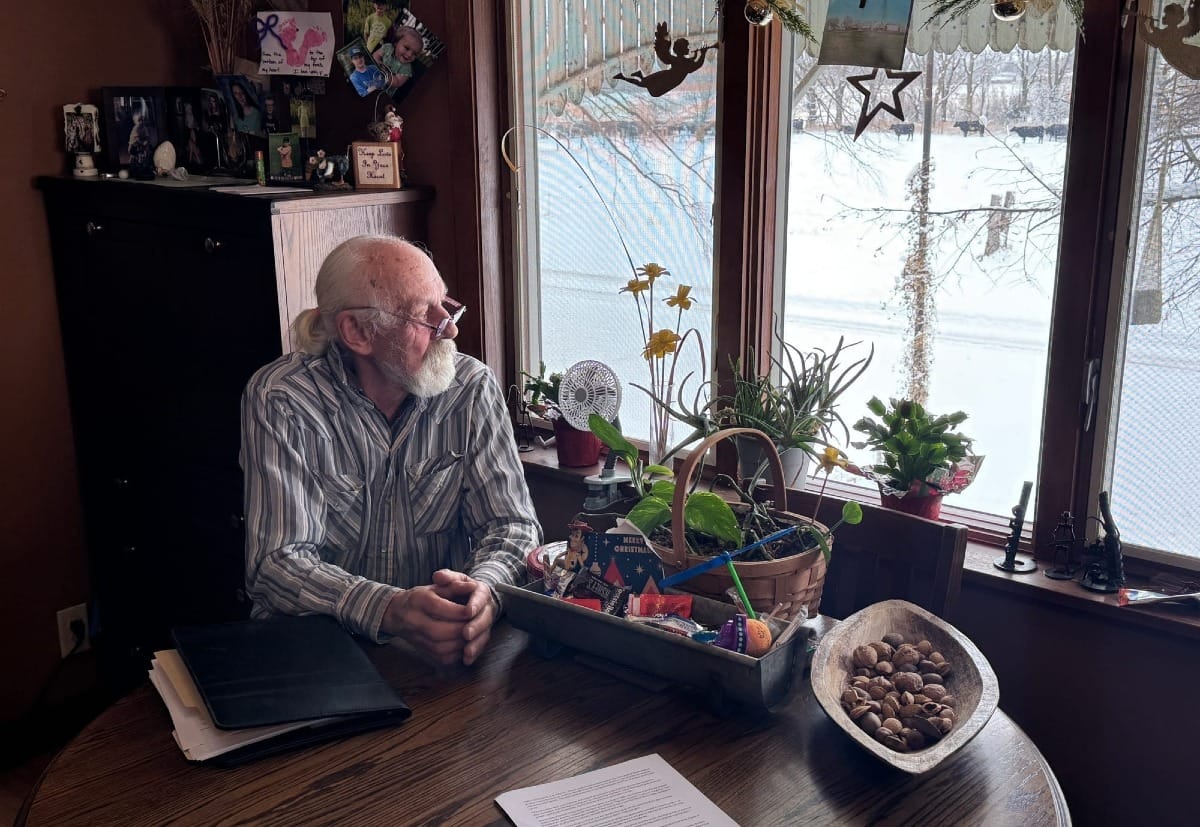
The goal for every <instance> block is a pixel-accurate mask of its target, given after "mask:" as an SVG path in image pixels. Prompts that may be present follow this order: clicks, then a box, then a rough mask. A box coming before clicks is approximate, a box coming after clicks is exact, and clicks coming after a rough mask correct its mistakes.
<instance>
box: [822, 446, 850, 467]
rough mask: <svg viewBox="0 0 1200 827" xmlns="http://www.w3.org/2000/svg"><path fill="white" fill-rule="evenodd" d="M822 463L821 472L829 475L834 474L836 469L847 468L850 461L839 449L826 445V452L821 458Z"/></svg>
mask: <svg viewBox="0 0 1200 827" xmlns="http://www.w3.org/2000/svg"><path fill="white" fill-rule="evenodd" d="M820 463H821V470H822V471H824V472H825V473H826V474H829V473H832V472H833V469H834V468H845V467H846V465H847V464H848V461H847V459H846V458H845V457H844V456H842V452H841V451H839V450H838V449H837V448H834V447H833V446H832V445H826V446H825V451H824V452H823V453H822V454H821V456H820Z"/></svg>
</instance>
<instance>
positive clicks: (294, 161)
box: [267, 132, 305, 184]
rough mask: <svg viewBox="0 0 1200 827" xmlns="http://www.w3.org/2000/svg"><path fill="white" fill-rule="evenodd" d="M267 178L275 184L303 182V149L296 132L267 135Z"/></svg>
mask: <svg viewBox="0 0 1200 827" xmlns="http://www.w3.org/2000/svg"><path fill="white" fill-rule="evenodd" d="M267 145H268V146H267V179H268V180H269V181H271V182H272V183H277V184H303V183H304V158H305V155H304V149H303V146H302V144H301V141H300V134H299V133H298V132H272V133H270V134H269V135H268V136H267Z"/></svg>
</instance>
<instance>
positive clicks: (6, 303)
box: [0, 0, 199, 721]
mask: <svg viewBox="0 0 1200 827" xmlns="http://www.w3.org/2000/svg"><path fill="white" fill-rule="evenodd" d="M165 8H166V4H165V3H160V2H157V0H111V2H107V3H71V4H68V5H66V6H64V5H63V4H55V3H44V4H43V3H33V4H27V5H25V6H24V7H23V8H22V11H21V14H20V15H19V17H20V19H19V20H18V21H14V22H13V24H12V26H10V28H9V29H8V36H7V37H6V38H5V43H4V48H3V49H0V88H3V89H5V90H6V91H7V93H8V94H7V97H5V98H4V100H3V101H0V146H2V147H3V151H2V152H0V255H2V261H3V263H2V264H0V313H2V314H3V317H4V326H5V333H6V336H5V340H6V346H5V347H3V348H0V387H3V389H4V390H3V392H2V398H3V401H2V402H0V454H2V455H3V457H4V472H3V474H0V572H2V574H0V674H3V675H4V679H3V680H0V721H5V720H9V719H11V718H14V717H16V716H17V715H18V714H20V713H21V712H22V711H23V710H24V709H25V708H26V707H27V706H28V704H29V702H30V701H31V699H32V698H33V697H34V696H35V694H36V693H37V690H38V688H39V687H40V686H41V685H42V684H43V683H44V682H45V681H46V679H47V678H48V677H49V675H50V673H51V670H52V669H53V668H54V666H55V664H57V663H58V660H59V655H58V632H57V626H56V621H55V612H56V611H57V610H58V609H60V608H63V607H66V606H70V605H72V604H75V603H79V602H82V601H83V600H85V599H86V598H87V564H86V558H85V556H84V550H83V541H82V527H81V517H80V505H79V496H78V490H77V481H76V475H75V467H74V462H75V455H74V449H73V446H72V442H71V428H70V418H69V415H68V410H67V389H66V381H65V377H64V372H63V359H62V349H61V347H60V342H59V330H58V317H57V307H56V304H55V296H54V280H53V276H52V271H51V265H50V244H49V240H48V236H47V230H46V219H45V215H44V213H43V210H42V204H41V199H40V197H39V196H38V193H37V191H36V190H34V188H33V185H32V179H33V177H34V176H35V175H41V174H48V173H49V174H54V173H60V172H64V171H66V170H67V169H68V168H69V167H68V158H67V156H66V153H65V150H64V146H63V131H62V110H61V106H62V105H63V104H64V103H74V102H79V101H84V102H88V101H90V102H92V103H96V104H99V103H100V95H99V88H100V87H101V86H104V85H111V86H116V85H123V84H124V85H162V84H168V83H183V82H195V81H196V80H197V79H198V77H199V74H198V65H199V62H198V60H196V59H194V58H193V59H192V60H191V61H190V65H189V61H188V60H187V59H186V58H185V57H184V56H185V55H189V54H190V55H198V51H197V48H196V47H197V44H196V42H195V40H194V37H193V36H192V35H191V34H189V33H187V31H186V29H185V30H184V34H183V36H182V37H180V36H178V35H172V34H170V27H172V26H174V27H175V28H176V29H178V28H179V26H178V23H179V20H178V18H175V17H173V15H176V14H182V13H183V12H182V11H180V12H172V11H164V9H165ZM179 8H180V9H184V8H185V7H184V6H182V5H180V6H179ZM164 15H165V16H164ZM189 69H190V72H189ZM70 160H72V161H73V159H70ZM114 321H115V322H120V321H122V320H114ZM123 321H124V322H125V323H128V322H129V320H123Z"/></svg>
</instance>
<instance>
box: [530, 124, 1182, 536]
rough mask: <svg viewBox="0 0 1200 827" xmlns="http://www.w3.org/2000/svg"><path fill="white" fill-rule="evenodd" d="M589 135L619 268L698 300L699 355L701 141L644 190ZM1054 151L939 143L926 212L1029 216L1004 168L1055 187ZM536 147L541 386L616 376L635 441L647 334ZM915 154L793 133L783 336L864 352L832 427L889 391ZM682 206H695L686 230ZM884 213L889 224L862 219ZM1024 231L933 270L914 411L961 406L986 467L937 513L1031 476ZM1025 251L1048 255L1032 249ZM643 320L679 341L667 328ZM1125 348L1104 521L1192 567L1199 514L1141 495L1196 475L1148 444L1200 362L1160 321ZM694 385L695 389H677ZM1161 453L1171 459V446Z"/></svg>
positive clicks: (1015, 229) (704, 292)
mask: <svg viewBox="0 0 1200 827" xmlns="http://www.w3.org/2000/svg"><path fill="white" fill-rule="evenodd" d="M1001 137H1003V136H1001ZM590 140H591V139H589V140H583V139H580V138H575V139H574V140H573V142H572V143H571V144H570V148H571V152H572V153H573V154H574V155H575V157H576V158H577V159H579V161H580V162H581V163H583V164H584V166H586V167H588V170H589V174H590V175H591V176H592V178H593V179H594V180H595V182H596V184H597V187H598V188H599V190H600V192H601V193H602V194H603V197H604V199H605V201H607V203H608V204H609V206H610V207H611V209H612V211H613V212H614V213H615V214H616V217H617V221H618V222H619V224H620V228H621V233H622V235H623V236H624V239H625V242H626V244H627V245H628V247H629V251H630V255H631V256H632V259H633V262H634V264H635V265H639V264H643V263H645V262H648V261H656V262H658V263H660V264H662V265H664V266H666V267H667V268H668V269H669V270H670V271H671V273H672V276H671V277H670V278H668V279H666V280H665V281H666V284H665V289H660V291H659V293H658V295H657V296H656V299H659V300H661V299H662V298H665V297H666V296H667V295H670V294H671V293H673V292H674V290H675V286H676V285H677V284H678V283H685V284H690V285H692V287H693V296H694V297H695V298H697V299H698V300H699V303H698V305H697V306H696V307H694V308H693V309H692V310H691V311H689V312H688V313H686V314H685V317H684V321H683V325H682V327H683V328H685V329H686V328H688V327H696V328H698V329H699V330H701V331H702V332H704V333H705V339H706V341H707V340H711V335H710V334H709V330H710V327H711V323H712V317H711V312H712V289H711V284H710V283H709V281H710V276H709V274H710V272H711V268H712V265H711V261H712V255H713V253H712V236H711V228H710V227H707V226H705V222H704V220H703V217H704V216H706V215H707V213H708V210H709V208H710V205H711V202H712V192H711V189H710V188H709V187H707V186H703V185H702V182H701V181H700V178H699V176H697V175H696V174H695V173H694V172H692V171H691V170H692V169H695V168H696V167H697V166H699V167H703V166H704V165H708V168H709V169H710V170H711V165H712V162H713V147H712V144H711V142H695V141H688V140H687V139H686V138H679V139H678V140H677V141H676V143H675V144H674V145H673V146H672V147H671V150H672V151H670V152H668V151H661V152H658V153H657V154H656V156H655V157H654V159H653V161H654V164H655V172H654V174H653V175H652V176H650V177H645V176H638V175H636V174H635V173H634V172H633V171H632V170H631V165H630V164H629V163H628V162H626V161H624V160H620V159H618V160H617V161H615V162H614V160H613V154H612V152H611V149H608V148H606V147H604V146H603V145H601V144H600V143H599V142H597V143H596V144H594V145H593V144H591V143H590ZM1065 150H1066V148H1065V144H1064V143H1061V142H1053V141H1046V142H1045V143H1042V144H1037V143H1033V142H1030V143H1028V144H1024V145H1022V144H1021V141H1020V139H1019V138H1017V137H1016V136H1015V135H1014V136H1012V138H1011V139H1009V140H1008V142H1007V145H1005V144H1004V143H1002V142H1001V140H1000V138H993V137H990V136H987V137H977V136H972V137H971V138H963V137H962V136H961V134H960V133H958V132H955V133H954V134H952V135H949V134H948V135H935V136H934V137H933V150H932V151H933V157H934V158H935V159H937V166H936V169H935V173H934V179H933V190H932V196H931V198H932V205H931V206H932V210H933V211H935V212H947V211H949V212H952V213H953V212H954V211H957V210H966V209H973V208H979V207H982V206H986V205H987V204H988V203H989V197H990V196H991V195H992V194H993V193H994V194H999V195H1000V196H1001V197H1003V196H1004V193H1005V192H1006V191H1009V190H1013V191H1014V194H1015V197H1016V199H1017V201H1016V204H1015V205H1014V206H1016V207H1018V208H1019V207H1022V206H1030V205H1031V204H1033V203H1034V202H1035V201H1038V200H1041V199H1042V198H1044V197H1045V193H1044V191H1043V192H1042V193H1039V191H1038V187H1037V185H1036V184H1031V179H1030V177H1029V176H1028V175H1022V174H1021V173H1019V172H1017V171H1016V170H1017V169H1018V166H1019V162H1023V163H1025V164H1028V165H1029V166H1030V167H1031V168H1032V169H1033V170H1035V171H1036V172H1037V175H1038V177H1039V178H1040V179H1042V180H1043V181H1045V182H1048V184H1049V185H1050V186H1051V187H1058V186H1059V182H1061V178H1062V168H1063V163H1064V158H1065ZM539 152H540V153H541V155H540V159H539V162H540V165H539V182H540V186H541V188H542V190H541V199H540V205H541V215H540V222H539V227H540V245H541V260H542V274H543V284H542V286H541V305H542V343H543V349H542V352H543V358H544V360H545V361H546V364H547V368H548V370H550V371H554V370H562V369H564V368H566V367H568V366H569V365H571V364H573V363H574V362H576V361H579V360H581V359H598V360H600V361H603V362H606V363H608V364H610V365H611V366H613V368H614V369H615V370H616V371H617V373H618V375H619V376H621V378H622V380H623V382H624V383H625V388H624V402H623V405H622V414H621V419H622V425H623V428H624V430H625V431H626V433H629V434H631V435H633V436H639V437H645V435H646V433H645V432H646V430H647V427H648V426H647V425H646V422H647V419H648V413H649V403H648V400H647V399H646V397H645V395H644V394H643V393H642V392H641V391H638V390H637V389H635V388H632V387H631V386H630V383H631V382H637V383H639V384H645V383H646V381H647V378H648V373H647V369H646V364H645V362H644V361H643V360H642V359H641V356H640V352H641V347H642V334H641V333H640V332H639V327H638V317H637V314H636V311H635V308H634V303H633V300H632V298H631V297H630V296H629V295H627V294H618V291H619V290H620V288H621V287H622V286H624V284H625V282H626V281H627V280H628V279H629V278H631V277H632V273H631V272H630V267H629V262H628V261H627V260H626V259H625V256H624V253H623V252H622V248H621V244H620V242H619V241H618V239H617V236H616V234H615V233H614V231H613V229H612V224H611V222H610V221H609V218H608V216H607V214H606V213H605V211H604V208H603V206H602V205H601V203H600V200H599V199H598V198H597V196H596V193H595V192H593V191H592V189H591V187H590V185H588V184H587V182H586V180H585V179H584V178H583V176H582V174H581V173H580V172H579V170H578V169H577V168H576V167H575V165H574V163H572V162H571V160H570V159H569V158H568V157H567V156H566V154H565V153H563V152H562V151H561V150H559V149H558V148H557V147H556V146H555V145H554V144H553V143H551V142H548V141H543V142H541V145H540V147H539ZM920 152H921V136H920V133H919V131H918V134H917V136H916V140H914V141H911V142H910V141H897V140H896V139H895V138H894V137H893V136H892V135H890V134H883V135H877V134H874V133H868V134H865V135H864V136H863V137H862V138H861V139H860V140H859V142H858V144H857V145H848V144H847V143H846V142H844V141H842V140H841V138H840V136H833V135H829V136H825V135H821V134H819V133H798V134H795V135H793V136H792V144H791V160H790V189H789V195H788V203H787V207H788V225H787V283H786V288H785V289H786V299H785V305H784V311H785V319H784V326H785V329H786V336H787V339H788V341H789V342H791V343H792V344H795V345H797V346H799V347H801V348H802V349H806V350H807V349H811V348H813V347H822V348H826V349H829V348H831V347H832V346H833V345H834V344H835V343H836V342H837V339H838V337H839V336H845V337H846V340H847V341H861V342H863V344H862V345H859V346H858V347H857V348H855V349H854V350H857V351H860V352H863V353H865V350H866V347H867V346H868V345H869V344H873V345H874V347H875V358H874V361H873V363H872V365H871V368H870V369H869V371H868V372H867V374H866V375H864V377H863V378H862V379H860V380H859V382H858V383H857V384H856V385H855V386H854V387H853V388H852V389H851V390H850V391H849V392H848V393H847V395H846V396H845V397H844V401H843V403H842V407H841V411H842V415H843V417H844V418H845V420H846V421H847V424H853V423H854V422H855V421H856V420H857V419H858V418H859V417H860V416H862V415H863V414H865V413H866V412H867V411H866V406H865V402H866V400H867V399H868V398H869V397H870V396H872V395H877V396H880V397H883V398H887V397H889V396H895V395H898V394H899V393H900V392H901V391H902V387H903V361H902V358H903V357H902V348H903V341H904V340H903V331H904V329H905V327H906V324H907V319H906V316H905V313H904V308H903V305H902V303H901V302H900V300H899V297H898V295H897V294H896V292H895V283H896V278H897V276H898V275H899V273H900V271H901V269H902V266H903V262H904V260H905V258H906V256H907V255H908V244H909V237H910V230H909V229H908V225H909V224H910V220H909V216H908V215H907V214H906V211H907V210H908V208H909V205H908V203H907V201H906V186H905V185H906V179H907V177H908V175H909V173H910V172H911V171H912V170H913V169H914V168H915V166H916V165H917V164H918V162H919V160H920ZM852 153H853V157H852ZM854 158H857V159H858V161H859V164H860V165H859V166H855V165H853V164H854V163H855V161H854ZM864 160H865V161H866V163H867V167H866V168H863V167H862V166H861V162H862V161H864ZM663 181H674V182H678V184H679V185H680V187H679V191H680V193H681V194H680V195H678V196H676V197H675V198H671V197H668V196H666V195H664V194H663V188H662V187H660V186H655V185H654V184H655V183H661V182H663ZM1018 181H1020V182H1021V183H1019V184H1018ZM668 189H669V188H668ZM681 201H682V202H685V203H687V204H689V205H690V211H691V212H690V214H691V219H690V220H689V219H688V217H687V216H688V210H686V209H684V208H683V207H681V205H680V202H681ZM880 208H890V209H891V210H894V211H895V212H891V213H887V214H884V215H880V214H878V213H870V212H865V211H869V210H878V209H880ZM972 220H973V221H975V222H976V223H978V221H979V219H978V218H976V219H969V218H966V219H962V220H961V221H960V222H959V224H960V225H961V226H959V230H960V239H961V238H963V237H965V236H962V235H961V233H962V232H964V231H965V230H966V229H968V228H969V226H970V222H971V221H972ZM1038 232H1039V233H1040V234H1039V235H1038V236H1036V237H1035V238H1027V237H1026V235H1025V232H1024V229H1023V226H1022V225H1021V224H1020V223H1016V222H1015V223H1013V225H1012V226H1011V228H1010V230H1009V236H1008V246H1007V247H1006V248H1004V249H1001V250H1000V251H999V252H997V253H995V254H993V255H992V256H987V257H984V256H983V250H984V238H985V235H986V233H984V232H980V233H979V234H978V235H977V236H975V237H974V238H973V240H971V241H970V243H969V245H968V249H969V254H968V255H967V256H965V257H960V256H959V253H958V247H959V246H961V243H962V242H961V241H956V240H953V239H950V238H945V239H943V240H942V241H941V242H940V243H939V246H938V247H937V252H936V259H935V262H934V264H933V270H934V272H935V273H937V274H938V276H939V283H938V289H937V298H936V307H937V324H936V338H935V342H934V349H933V350H934V361H933V368H932V381H931V385H930V394H929V405H928V407H929V409H930V410H932V411H933V412H935V413H945V412H949V411H952V410H959V409H961V410H964V411H966V412H967V413H968V414H969V415H970V418H969V419H968V420H967V422H966V423H965V424H964V426H963V429H962V430H963V431H964V432H965V433H967V434H969V435H971V436H973V437H975V439H976V450H977V451H978V452H979V453H982V454H985V455H986V456H987V459H986V460H985V462H984V465H983V469H982V472H981V474H980V477H979V479H978V480H977V481H976V482H975V484H974V485H973V486H972V487H971V488H969V489H967V491H965V492H964V493H962V494H959V495H955V497H954V498H953V499H952V500H951V502H953V503H954V504H957V505H961V506H964V507H968V508H975V509H980V510H983V511H989V512H992V513H997V514H1004V515H1007V514H1009V512H1010V509H1011V508H1012V506H1013V504H1014V503H1015V502H1016V500H1017V498H1018V495H1019V493H1020V488H1021V482H1022V481H1023V480H1027V479H1028V480H1033V479H1035V478H1036V473H1037V462H1038V446H1039V442H1040V421H1041V416H1042V404H1043V402H1042V400H1043V395H1044V382H1045V370H1046V352H1047V342H1048V336H1049V323H1050V318H1051V310H1052V307H1051V303H1052V295H1053V279H1054V270H1055V266H1056V262H1055V255H1056V253H1055V252H1054V250H1055V247H1056V244H1057V232H1058V222H1057V220H1051V221H1048V222H1046V223H1045V226H1044V227H1043V228H1042V229H1041V230H1039V231H1038ZM1037 248H1041V249H1043V250H1047V251H1049V252H1048V254H1039V253H1037V252H1030V251H1031V250H1036V249H1037ZM1022 258H1023V264H1022ZM662 284H663V283H662V282H660V285H662ZM658 306H659V307H662V308H663V310H666V308H665V307H663V306H662V305H661V304H659V305H658ZM656 312H657V311H656ZM656 322H657V324H658V326H662V325H666V326H669V327H675V317H674V314H673V313H672V314H671V316H670V317H669V319H668V320H666V321H664V320H663V319H662V318H661V317H659V318H657V319H656ZM1134 333H1135V335H1133V336H1132V337H1131V340H1130V343H1129V352H1128V354H1127V366H1126V374H1125V376H1126V392H1125V398H1124V401H1123V406H1124V407H1123V409H1122V411H1121V421H1122V423H1123V424H1122V428H1121V431H1120V453H1119V456H1121V457H1123V458H1125V457H1128V458H1136V459H1135V460H1133V461H1124V462H1119V463H1118V465H1117V468H1116V471H1115V475H1114V482H1113V486H1112V488H1113V500H1114V511H1115V512H1116V518H1117V521H1118V525H1119V526H1120V528H1121V530H1122V537H1123V539H1124V540H1125V541H1126V542H1131V543H1140V544H1146V545H1151V546H1155V547H1159V548H1168V549H1172V550H1176V551H1180V552H1186V553H1191V554H1197V553H1200V548H1198V547H1197V544H1196V542H1195V541H1194V540H1193V532H1192V530H1191V529H1192V526H1195V525H1197V524H1198V523H1200V505H1197V504H1196V502H1195V501H1194V500H1192V499H1191V498H1186V499H1185V500H1184V501H1182V502H1181V501H1179V499H1177V498H1175V497H1172V498H1171V500H1170V501H1163V499H1162V498H1161V497H1157V496H1155V492H1159V491H1172V492H1174V491H1187V490H1190V488H1191V485H1190V483H1191V482H1192V480H1193V479H1194V477H1195V474H1194V472H1193V471H1192V469H1193V468H1194V467H1196V465H1197V463H1200V456H1198V455H1197V454H1200V449H1197V448H1196V447H1195V445H1193V444H1185V445H1182V446H1181V447H1180V448H1179V450H1180V451H1181V453H1180V454H1176V455H1172V456H1170V457H1168V456H1164V452H1163V450H1162V445H1163V439H1162V436H1161V435H1162V434H1163V433H1169V432H1171V431H1172V430H1173V431H1175V432H1178V423H1179V422H1181V421H1182V422H1187V421H1193V422H1194V421H1195V413H1194V412H1195V411H1196V410H1200V358H1198V356H1200V348H1197V346H1196V345H1195V343H1194V342H1191V340H1188V339H1187V338H1186V335H1185V332H1183V331H1172V330H1171V329H1170V325H1169V324H1163V325H1158V326H1154V327H1139V328H1135V329H1134ZM1181 353H1182V354H1190V358H1181V356H1180V354H1181ZM707 355H708V359H709V365H710V366H711V365H712V362H713V359H714V358H715V359H720V360H725V359H727V358H728V357H727V356H726V355H724V354H716V355H715V356H714V354H711V353H709V354H707ZM698 368H699V358H698V356H697V349H696V348H695V347H694V346H691V345H689V346H688V347H686V348H685V350H684V352H683V355H682V357H681V359H680V368H679V376H680V377H681V378H682V375H683V374H685V373H686V372H687V371H698ZM695 385H696V382H695V380H694V379H693V381H692V382H691V384H690V386H689V393H690V391H692V390H694V388H695ZM1164 389H1169V391H1164ZM1172 426H1174V427H1172ZM859 436H860V435H858V434H855V433H852V434H851V438H852V439H857V438H859ZM1169 442H1170V445H1171V447H1172V448H1174V446H1175V445H1177V444H1178V443H1180V442H1181V440H1169ZM1189 442H1190V441H1189ZM848 452H849V453H850V455H851V457H853V458H854V459H856V460H857V461H859V462H869V461H870V459H871V458H870V457H869V456H867V455H866V452H863V451H858V450H856V449H853V448H849V451H848ZM1035 495H1036V491H1035ZM1077 524H1078V523H1077Z"/></svg>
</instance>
